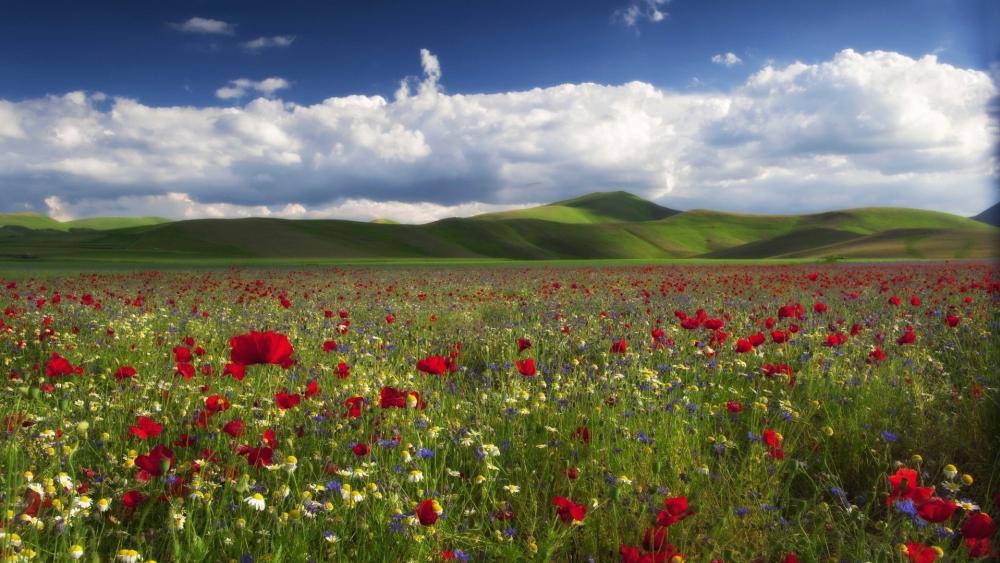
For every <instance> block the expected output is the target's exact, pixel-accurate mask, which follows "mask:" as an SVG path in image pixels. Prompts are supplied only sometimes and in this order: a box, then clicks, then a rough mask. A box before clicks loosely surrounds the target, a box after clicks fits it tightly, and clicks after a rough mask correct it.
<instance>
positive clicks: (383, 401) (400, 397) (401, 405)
mask: <svg viewBox="0 0 1000 563" xmlns="http://www.w3.org/2000/svg"><path fill="white" fill-rule="evenodd" d="M378 406H380V407H382V408H383V409H389V408H397V409H405V408H406V393H405V392H404V391H401V390H399V389H396V388H395V387H383V388H382V391H381V392H379V401H378Z"/></svg>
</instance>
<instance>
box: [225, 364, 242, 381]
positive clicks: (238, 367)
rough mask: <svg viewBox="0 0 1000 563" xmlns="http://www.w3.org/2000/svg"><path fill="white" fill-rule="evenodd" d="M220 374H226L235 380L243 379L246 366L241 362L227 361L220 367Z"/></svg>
mask: <svg viewBox="0 0 1000 563" xmlns="http://www.w3.org/2000/svg"><path fill="white" fill-rule="evenodd" d="M222 375H228V376H229V377H232V378H233V379H235V380H236V381H243V378H244V377H246V375H247V367H246V366H245V365H243V364H234V363H233V362H229V363H227V364H226V366H225V367H224V368H222Z"/></svg>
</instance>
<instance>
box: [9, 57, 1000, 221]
mask: <svg viewBox="0 0 1000 563" xmlns="http://www.w3.org/2000/svg"><path fill="white" fill-rule="evenodd" d="M421 63H422V66H423V68H424V71H425V72H424V75H423V77H422V78H421V79H419V82H417V87H416V88H415V89H414V90H415V92H414V93H411V92H410V91H409V88H408V87H407V89H406V92H405V95H398V96H397V97H396V98H394V99H391V100H389V99H386V98H384V97H382V96H362V95H356V96H344V97H333V98H328V99H326V100H323V101H322V102H319V103H315V104H311V105H299V104H296V103H293V102H287V101H282V100H280V99H274V98H267V97H258V98H257V99H254V100H252V101H248V102H246V103H244V104H242V105H235V106H233V107H205V108H196V107H155V106H148V105H145V104H142V103H140V102H138V101H136V100H130V99H126V98H111V99H106V100H103V101H102V100H99V99H98V98H97V97H96V96H94V95H88V94H85V93H82V92H71V93H68V94H64V95H61V96H49V97H45V98H37V99H29V100H24V101H18V102H11V101H0V112H2V113H3V119H0V124H4V125H3V126H0V202H2V203H0V205H2V206H3V207H5V208H7V209H15V208H18V209H19V208H23V207H24V206H25V205H27V204H30V205H34V206H35V208H38V209H45V205H44V203H43V201H42V198H44V197H48V196H55V197H58V198H59V199H58V201H59V202H61V205H62V209H63V210H64V212H65V213H70V214H77V215H79V214H82V213H83V211H82V210H81V209H82V208H81V207H80V206H81V205H84V203H82V202H88V203H86V205H91V206H93V207H92V209H94V210H95V211H96V212H99V213H101V214H106V213H107V212H106V211H101V206H102V205H107V206H109V209H110V208H113V206H114V205H124V204H121V203H120V202H121V201H126V202H133V203H131V204H130V205H135V206H137V207H136V209H139V208H140V207H141V208H142V209H144V211H142V213H144V214H169V213H176V214H177V215H176V216H185V214H186V213H188V211H186V209H187V207H183V206H182V207H169V206H167V205H166V203H165V200H164V199H163V198H168V197H174V196H168V194H171V193H174V194H186V196H184V197H186V198H188V199H189V200H190V201H191V202H192V203H191V204H190V205H191V206H194V207H196V208H201V209H211V210H215V211H213V213H214V212H217V213H221V214H223V215H225V214H234V215H236V214H243V213H255V212H257V211H260V212H261V213H263V212H264V211H263V210H264V209H265V208H266V210H267V213H268V214H271V215H274V214H280V213H284V212H285V210H286V208H287V209H290V210H294V209H298V207H294V206H296V205H298V206H301V207H302V208H303V209H305V210H307V211H306V213H311V214H323V213H331V214H333V213H346V212H347V210H351V212H354V211H357V212H358V213H359V214H364V213H367V215H364V216H365V217H377V216H385V215H390V214H389V213H388V212H386V213H376V212H375V211H371V212H367V211H365V212H362V211H361V210H363V209H371V208H372V206H376V205H383V204H376V203H373V202H396V203H394V204H393V205H398V206H402V205H411V206H413V205H416V206H418V207H416V208H412V209H410V210H409V211H401V212H400V213H401V214H404V215H405V214H406V213H410V214H411V215H412V216H413V217H436V216H438V215H435V213H439V212H440V213H459V211H456V209H459V208H455V207H454V206H458V205H462V204H466V203H468V202H474V203H472V204H471V205H494V206H499V207H504V206H510V205H518V204H526V203H531V202H544V201H554V200H557V199H562V198H566V197H572V196H574V195H579V194H581V193H584V192H587V191H592V190H609V189H624V190H629V191H632V192H634V193H636V194H639V195H641V196H645V197H649V198H653V199H658V200H659V201H660V202H661V203H663V204H665V205H669V206H674V207H678V208H681V209H688V208H693V207H711V208H716V209H728V210H734V211H758V212H774V213H781V212H799V211H818V210H826V209H834V208H845V207H857V206H867V205H903V206H911V207H923V208H929V209H940V210H945V211H951V212H957V213H961V214H965V215H972V214H975V213H978V212H979V211H981V210H982V209H984V208H986V207H988V206H989V205H992V204H993V203H994V200H993V198H994V197H995V195H994V192H993V188H992V182H993V181H994V180H995V179H996V177H997V162H996V160H995V157H994V156H993V155H992V151H991V148H992V146H993V138H992V136H991V132H990V122H989V116H988V113H987V110H986V105H987V103H988V102H989V100H990V99H991V97H992V96H994V95H996V94H997V87H996V86H995V85H994V83H993V82H992V81H991V79H990V76H989V75H988V74H987V73H986V72H983V71H979V70H970V69H962V68H956V67H954V66H952V65H949V64H945V63H942V62H941V61H939V60H938V59H937V58H936V57H935V56H933V55H928V56H924V57H921V58H916V59H915V58H911V57H907V56H904V55H901V54H898V53H892V52H884V51H873V52H868V53H858V52H855V51H851V50H845V51H842V52H840V53H838V54H836V56H834V57H833V58H832V59H831V60H828V61H825V62H820V63H815V64H805V63H793V64H789V65H786V66H775V65H769V66H766V67H764V68H762V69H760V70H759V71H757V72H755V73H753V74H752V75H751V76H750V77H748V78H747V80H746V81H745V82H744V83H743V84H741V85H739V86H737V87H734V88H732V89H730V90H728V91H711V92H698V91H690V90H685V91H683V92H680V91H671V90H664V89H659V88H656V87H654V86H652V85H650V84H646V83H642V82H630V83H627V84H622V85H610V86H609V85H599V84H590V83H584V84H563V85H559V86H554V87H551V88H536V89H532V90H525V91H513V92H504V93H497V94H471V95H466V94H452V93H445V92H443V91H442V90H441V88H440V83H439V81H440V80H441V66H440V64H439V62H438V61H437V59H436V58H435V57H434V56H433V54H431V53H430V52H426V53H422V56H421ZM942 84H947V85H948V87H947V88H943V87H942V86H941V85H942ZM230 87H237V88H240V87H242V88H244V91H245V93H246V94H247V95H249V94H263V93H265V91H267V90H268V88H264V90H258V89H256V88H252V87H250V86H240V85H238V84H234V85H231V86H230ZM277 90H278V89H277V88H271V89H270V90H269V92H270V93H271V94H274V93H276V92H277ZM9 124H14V125H9ZM122 198H126V199H122ZM128 198H132V199H128ZM157 198H160V199H157ZM348 201H362V202H363V203H362V204H359V205H361V207H350V206H348V203H347V202H348ZM365 201H367V203H364V202H365ZM115 202H119V203H115ZM142 202H146V203H142ZM175 205H179V204H176V202H175ZM185 205H188V204H185ZM290 205H291V206H293V207H292V208H288V206H290ZM384 205H389V204H384ZM365 206H367V207H365ZM420 206H430V207H420ZM435 206H437V207H435ZM161 208H162V209H164V211H157V210H158V209H161ZM88 209H89V208H88ZM170 209H179V210H178V211H169V210H170ZM399 209H403V208H399ZM426 209H431V210H432V211H426ZM440 209H444V210H445V211H440ZM461 209H466V208H461ZM67 210H68V211H67ZM421 210H423V211H421ZM433 210H438V211H433ZM291 212H292V211H288V213H291ZM462 212H463V213H464V211H462ZM172 216H173V215H172ZM392 218H396V219H404V220H405V218H403V217H400V216H398V215H396V216H392Z"/></svg>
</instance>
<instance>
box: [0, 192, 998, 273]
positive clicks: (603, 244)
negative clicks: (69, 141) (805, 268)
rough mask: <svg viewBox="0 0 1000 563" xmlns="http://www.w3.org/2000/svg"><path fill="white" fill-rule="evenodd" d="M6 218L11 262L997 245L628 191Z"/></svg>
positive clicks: (968, 236)
mask: <svg viewBox="0 0 1000 563" xmlns="http://www.w3.org/2000/svg"><path fill="white" fill-rule="evenodd" d="M4 217H11V216H4ZM14 217H15V218H16V219H17V220H18V221H20V223H9V224H10V225H11V226H7V227H2V228H0V255H2V256H5V257H7V258H8V259H9V258H11V257H38V258H49V259H58V258H60V257H73V258H78V259H86V258H88V257H92V258H114V259H119V258H145V257H156V258H157V259H168V260H169V259H175V260H177V261H181V262H182V261H183V260H184V259H189V258H205V259H244V258H289V259H300V258H485V257H488V258H507V259H566V258H573V259H590V258H635V259H660V258H694V257H698V258H719V259H734V258H741V259H757V258H825V257H848V258H884V259H893V258H936V259H945V258H949V259H950V258H985V257H993V256H996V255H997V248H996V246H997V245H996V244H995V242H996V241H997V238H998V236H1000V229H998V228H997V227H993V226H990V225H987V224H984V223H982V222H980V221H976V220H973V219H969V218H965V217H959V216H956V215H951V214H948V213H941V212H937V211H925V210H918V209H903V208H862V209H847V210H842V211H831V212H827V213H814V214H802V215H750V214H739V213H724V212H719V211H709V210H693V211H687V212H677V211H674V210H671V209H668V208H666V207H662V206H659V205H656V204H655V203H652V202H648V201H645V200H643V199H641V198H639V197H637V196H634V195H632V194H629V193H626V192H603V193H595V194H590V195H587V196H583V197H580V198H575V199H570V200H566V201H561V202H556V203H553V204H550V205H544V206H540V207H535V208H530V209H520V210H516V211H508V212H503V213H490V214H484V215H478V216H475V217H468V218H451V219H443V220H440V221H435V222H433V223H428V224H424V225H401V224H394V223H391V222H385V221H373V222H357V221H339V220H287V219H271V218H248V219H199V220H191V221H174V222H166V223H164V222H150V223H149V224H140V225H137V226H126V227H123V228H104V229H102V230H96V229H99V228H101V227H108V226H109V225H112V224H113V222H112V220H111V219H105V220H101V221H102V222H98V223H97V224H96V226H95V228H94V229H88V230H84V229H78V228H70V227H69V225H70V223H59V222H57V221H53V220H52V219H49V218H47V217H44V216H39V215H30V216H28V215H24V214H16V215H14ZM138 221H142V219H139V220H138ZM50 222H52V223H55V224H56V225H57V227H52V226H51V224H52V223H50ZM39 225H40V226H39ZM47 225H48V226H47Z"/></svg>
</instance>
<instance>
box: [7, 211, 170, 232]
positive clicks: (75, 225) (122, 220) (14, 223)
mask: <svg viewBox="0 0 1000 563" xmlns="http://www.w3.org/2000/svg"><path fill="white" fill-rule="evenodd" d="M168 221H169V220H168V219H164V218H162V217H91V218H88V219H74V220H72V221H58V220H56V219H53V218H51V217H48V216H45V215H42V214H40V213H31V212H22V213H0V227H8V226H9V227H24V228H26V229H50V230H54V231H68V230H70V229H91V230H95V231H106V230H110V229H125V228H129V227H141V226H145V225H158V224H160V223H166V222H168Z"/></svg>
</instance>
